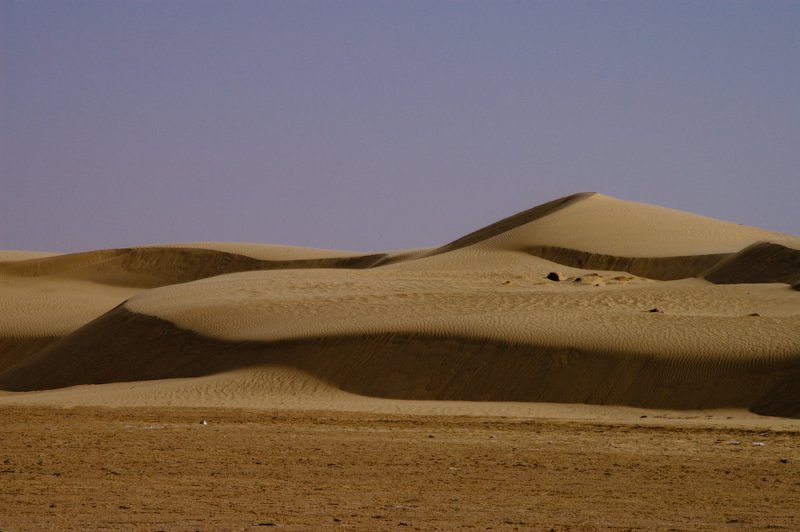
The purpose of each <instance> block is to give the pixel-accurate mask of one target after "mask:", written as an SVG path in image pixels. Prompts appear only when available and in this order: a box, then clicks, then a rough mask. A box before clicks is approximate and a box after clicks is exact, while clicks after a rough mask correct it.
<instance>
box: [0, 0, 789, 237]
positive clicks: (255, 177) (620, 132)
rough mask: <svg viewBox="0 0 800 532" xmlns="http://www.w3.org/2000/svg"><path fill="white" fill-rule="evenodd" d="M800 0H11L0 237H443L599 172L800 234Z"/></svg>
mask: <svg viewBox="0 0 800 532" xmlns="http://www.w3.org/2000/svg"><path fill="white" fill-rule="evenodd" d="M798 28H800V2H798V1H779V0H773V1H770V2H758V1H752V2H743V1H736V0H723V1H710V0H709V1H686V2H684V1H680V0H675V1H639V0H637V1H632V2H617V1H607V2H598V1H592V2H588V1H585V2H577V1H574V2H573V1H527V2H523V1H503V0H493V1H469V0H462V1H443V0H442V1H435V0H425V1H413V0H397V1H382V0H375V1H351V0H339V1H328V0H325V1H322V0H319V1H302V0H286V1H280V0H275V1H241V0H224V1H223V0H220V1H216V2H210V1H202V0H191V1H181V0H130V1H124V2H122V1H119V2H117V1H105V0H97V1H91V0H57V1H45V0H17V1H14V0H0V249H28V250H43V251H59V252H70V251H82V250H90V249H101V248H113V247H126V246H133V245H145V244H154V243H166V242H186V241H231V242H262V243H278V244H291V245H298V246H313V247H323V248H335V249H348V250H360V251H377V250H387V249H398V248H407V247H420V246H432V245H437V244H443V243H446V242H449V241H451V240H454V239H456V238H458V237H460V236H462V235H464V234H466V233H468V232H470V231H472V230H475V229H477V228H479V227H482V226H484V225H487V224H490V223H493V222H495V221H497V220H499V219H501V218H504V217H506V216H510V215H512V214H514V213H516V212H518V211H521V210H524V209H527V208H530V207H533V206H535V205H538V204H540V203H544V202H546V201H549V200H551V199H555V198H557V197H560V196H565V195H568V194H571V193H574V192H579V191H598V192H602V193H604V194H608V195H611V196H615V197H618V198H621V199H626V200H633V201H641V202H645V203H651V204H657V205H662V206H666V207H671V208H674V209H679V210H684V211H689V212H694V213H698V214H703V215H706V216H711V217H714V218H720V219H724V220H729V221H734V222H737V223H742V224H745V225H752V226H756V227H762V228H765V229H771V230H775V231H781V232H785V233H790V234H795V235H798V234H800V215H798V205H800V31H798Z"/></svg>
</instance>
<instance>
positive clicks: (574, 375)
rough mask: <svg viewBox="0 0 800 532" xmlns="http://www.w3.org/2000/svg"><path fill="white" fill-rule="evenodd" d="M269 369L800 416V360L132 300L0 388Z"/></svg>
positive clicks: (461, 394)
mask: <svg viewBox="0 0 800 532" xmlns="http://www.w3.org/2000/svg"><path fill="white" fill-rule="evenodd" d="M264 367H281V368H286V367H289V368H294V369H297V370H300V371H303V372H305V373H307V374H309V375H313V376H314V377H315V378H317V379H320V380H322V381H324V382H325V383H328V384H329V385H330V386H332V387H334V388H338V389H342V390H345V391H348V392H351V393H355V394H359V395H365V396H372V397H379V398H392V399H415V400H460V401H513V402H549V403H587V404H597V405H623V406H632V407H642V408H659V409H672V410H685V409H692V410H696V409H711V408H747V409H750V410H751V411H753V412H756V413H758V414H763V415H775V416H784V417H800V360H797V359H792V360H782V361H781V360H779V361H775V360H772V361H759V360H748V361H744V362H739V363H736V364H729V363H725V361H709V360H697V361H693V360H691V359H687V358H685V357H684V358H682V359H678V358H671V357H653V356H648V355H646V354H642V355H625V354H620V353H614V352H613V351H586V350H577V349H564V348H553V347H549V346H545V345H529V344H511V343H507V342H502V341H488V340H478V339H467V338H458V337H443V336H434V335H416V334H374V335H358V336H344V337H324V338H314V339H309V340H303V341H291V342H289V341H282V342H274V343H260V342H251V341H247V342H232V341H231V342H226V341H221V340H217V339H213V338H208V337H203V336H200V335H198V334H196V333H193V332H190V331H186V330H182V329H179V328H178V327H176V326H175V325H173V324H172V323H170V322H167V321H164V320H161V319H158V318H155V317H152V316H146V315H142V314H136V313H133V312H131V311H129V310H127V309H126V308H124V306H122V305H120V306H119V307H117V308H115V309H114V310H112V311H110V312H109V313H107V314H105V315H104V316H102V317H100V318H98V319H97V320H95V321H93V322H92V323H90V324H88V325H87V326H85V327H83V328H82V329H80V330H78V331H76V332H75V333H74V334H72V335H70V336H69V337H67V338H64V339H62V340H59V341H57V342H55V343H53V344H51V345H50V346H48V347H46V348H44V349H42V350H41V351H40V352H38V353H37V354H36V355H34V356H32V357H31V358H29V359H28V360H26V361H24V362H22V363H21V364H18V365H17V366H15V367H13V368H10V369H8V370H6V371H5V372H2V373H0V389H2V390H6V391H32V390H46V389H54V388H64V387H68V386H75V385H81V384H104V383H113V382H131V381H145V380H154V379H174V378H192V377H202V376H208V375H214V374H218V373H224V372H229V371H233V370H241V369H246V368H264ZM268 391H269V390H265V392H268Z"/></svg>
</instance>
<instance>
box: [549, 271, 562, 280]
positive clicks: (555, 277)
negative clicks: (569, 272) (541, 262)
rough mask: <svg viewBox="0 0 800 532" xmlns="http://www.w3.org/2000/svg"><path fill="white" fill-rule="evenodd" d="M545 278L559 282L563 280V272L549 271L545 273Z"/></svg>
mask: <svg viewBox="0 0 800 532" xmlns="http://www.w3.org/2000/svg"><path fill="white" fill-rule="evenodd" d="M546 278H547V279H550V280H551V281H556V282H559V281H563V280H564V274H563V273H561V272H550V273H548V274H547V277H546Z"/></svg>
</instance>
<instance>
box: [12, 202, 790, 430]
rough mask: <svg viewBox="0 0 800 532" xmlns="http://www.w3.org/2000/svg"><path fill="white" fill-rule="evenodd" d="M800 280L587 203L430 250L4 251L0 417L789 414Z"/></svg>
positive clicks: (742, 247) (647, 220)
mask: <svg viewBox="0 0 800 532" xmlns="http://www.w3.org/2000/svg"><path fill="white" fill-rule="evenodd" d="M798 283H800V238H798V237H795V236H791V235H785V234H780V233H774V232H769V231H763V230H759V229H755V228H750V227H745V226H741V225H738V224H734V223H729V222H722V221H719V220H714V219H710V218H706V217H702V216H697V215H693V214H688V213H684V212H680V211H674V210H671V209H665V208H661V207H655V206H651V205H646V204H641V203H635V202H628V201H622V200H617V199H614V198H610V197H608V196H604V195H601V194H595V193H581V194H575V195H572V196H568V197H565V198H561V199H558V200H555V201H551V202H548V203H545V204H543V205H541V206H538V207H534V208H533V209H530V210H528V211H524V212H522V213H519V214H516V215H514V216H511V217H509V218H506V219H504V220H501V221H499V222H497V223H495V224H492V225H489V226H487V227H485V228H483V229H480V230H478V231H475V232H473V233H470V234H469V235H466V236H464V237H462V238H459V239H457V240H455V241H453V242H451V243H449V244H446V245H443V246H441V247H438V248H433V249H418V250H407V251H402V252H379V253H363V254H359V253H349V252H340V251H331V250H312V249H306V248H296V247H288V246H267V245H259V244H228V243H193V244H173V245H159V246H150V247H138V248H122V249H113V250H100V251H89V252H85V253H75V254H64V255H52V256H49V255H46V254H45V255H39V254H29V253H15V252H0V289H1V290H2V294H3V298H2V299H0V315H2V316H4V319H3V320H2V321H1V322H0V390H5V391H7V392H9V393H7V394H5V395H3V396H2V397H0V401H5V402H26V401H34V402H35V401H47V400H48V399H47V398H48V397H50V398H53V399H52V400H53V401H56V402H58V401H65V400H69V401H75V402H78V403H80V402H81V401H83V402H85V403H92V404H106V403H107V402H113V401H112V398H113V400H114V401H122V402H123V403H124V404H138V403H142V404H144V403H146V404H153V402H156V403H157V404H158V402H159V401H161V402H163V404H174V401H176V400H177V399H176V397H177V396H176V394H177V393H178V392H176V390H177V389H178V388H176V386H178V385H177V384H176V382H178V381H175V380H174V379H179V380H180V381H179V382H180V385H179V389H180V393H179V395H180V398H181V399H180V401H179V402H181V404H196V405H214V404H225V405H238V406H246V407H259V406H264V405H265V404H269V402H270V398H273V397H274V398H276V400H277V398H278V396H280V397H284V398H285V397H286V396H287V395H295V396H298V395H299V396H304V395H309V394H313V395H315V397H317V399H319V400H322V401H323V402H325V401H327V403H328V404H329V405H330V406H331V407H332V408H335V407H336V405H337V404H338V403H337V402H339V401H346V400H348V399H347V398H348V397H353V394H355V395H357V396H363V397H374V398H384V399H401V400H407V399H414V400H448V401H452V400H456V401H513V402H549V403H588V404H597V405H626V406H634V407H644V408H663V409H710V408H738V409H749V410H751V411H754V412H757V413H761V414H768V415H776V416H786V417H800V334H798V331H800V292H798V291H797V290H793V289H792V285H797V284H798ZM270 375H271V377H270ZM168 379H169V380H168ZM210 379H211V380H210ZM214 379H217V380H216V381H215V380H214ZM219 379H222V380H219ZM223 381H224V382H225V385H224V386H222V385H219V383H220V382H223ZM113 383H116V384H113ZM120 383H126V385H125V386H126V387H125V389H124V390H122V389H121V388H120ZM214 383H216V384H214ZM236 383H239V385H237V384H236ZM89 384H92V385H97V384H105V385H107V386H105V387H103V386H100V387H96V386H94V387H85V386H81V385H89ZM142 386H147V389H148V390H149V391H148V392H147V393H143V392H142ZM154 386H156V387H157V388H154ZM70 387H75V388H71V389H68V390H62V391H61V392H59V394H55V393H54V392H52V390H56V389H67V388H70ZM45 390H51V391H45ZM159 390H160V392H159ZM37 391H38V392H37ZM11 392H14V393H11ZM17 392H36V393H17ZM159 394H160V395H159ZM123 396H125V397H126V398H127V399H124V400H123V399H120V398H121V397H123ZM65 398H66V399H65ZM159 398H160V399H159ZM320 398H322V399H320Z"/></svg>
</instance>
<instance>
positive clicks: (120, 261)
mask: <svg viewBox="0 0 800 532" xmlns="http://www.w3.org/2000/svg"><path fill="white" fill-rule="evenodd" d="M384 257H385V255H384V254H382V253H380V254H364V255H353V256H344V257H341V256H336V257H330V258H314V259H294V260H261V259H256V258H252V257H249V256H245V255H239V254H235V253H228V252H225V251H217V250H209V249H200V248H168V247H139V248H120V249H108V250H99V251H87V252H83V253H72V254H68V255H57V256H53V257H46V258H41V259H30V260H21V261H14V262H8V263H2V264H0V274H6V275H13V276H19V277H37V276H47V275H58V276H64V277H69V278H73V279H82V280H88V281H92V282H96V283H100V284H106V285H111V286H131V287H139V288H156V287H160V286H166V285H170V284H179V283H185V282H190V281H195V280H198V279H204V278H206V277H213V276H216V275H223V274H226V273H238V272H243V271H260V270H279V269H302V268H354V269H360V268H368V267H370V266H373V265H374V264H376V263H378V262H380V261H381V260H382V259H384Z"/></svg>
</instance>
